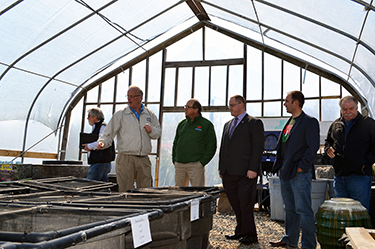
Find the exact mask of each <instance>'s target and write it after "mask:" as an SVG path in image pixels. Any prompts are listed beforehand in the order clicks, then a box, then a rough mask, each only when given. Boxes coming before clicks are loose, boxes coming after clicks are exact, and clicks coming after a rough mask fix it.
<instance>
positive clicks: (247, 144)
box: [219, 114, 264, 176]
mask: <svg viewBox="0 0 375 249" xmlns="http://www.w3.org/2000/svg"><path fill="white" fill-rule="evenodd" d="M232 122H233V119H232V120H230V121H228V122H227V123H226V124H225V125H224V130H223V136H222V138H221V146H220V159H219V171H220V175H224V173H225V172H227V173H228V174H229V175H242V176H246V174H247V171H248V170H252V171H255V172H258V175H259V174H260V162H261V160H262V155H263V151H264V128H263V122H262V121H261V120H260V119H257V118H254V117H252V116H249V115H248V114H246V115H245V117H244V118H243V119H242V120H241V121H240V123H239V124H238V126H237V127H236V129H235V130H234V132H233V134H232V137H231V139H229V137H228V133H229V128H230V125H231V124H232Z"/></svg>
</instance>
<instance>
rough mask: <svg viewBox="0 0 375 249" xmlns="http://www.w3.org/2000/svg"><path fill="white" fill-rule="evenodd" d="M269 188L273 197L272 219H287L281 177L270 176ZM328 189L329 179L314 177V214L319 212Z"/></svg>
mask: <svg viewBox="0 0 375 249" xmlns="http://www.w3.org/2000/svg"><path fill="white" fill-rule="evenodd" d="M269 189H270V197H271V219H272V220H282V221H285V207H284V201H283V198H282V195H281V185H280V179H279V177H270V178H269ZM326 190H327V179H316V180H315V179H314V180H312V185H311V207H312V209H313V211H314V215H315V214H316V213H317V212H318V209H319V207H320V205H321V204H322V203H323V202H324V200H325V196H326Z"/></svg>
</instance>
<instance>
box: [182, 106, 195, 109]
mask: <svg viewBox="0 0 375 249" xmlns="http://www.w3.org/2000/svg"><path fill="white" fill-rule="evenodd" d="M184 108H185V109H190V108H195V107H194V106H188V105H184Z"/></svg>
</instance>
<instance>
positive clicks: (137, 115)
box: [129, 104, 144, 121]
mask: <svg viewBox="0 0 375 249" xmlns="http://www.w3.org/2000/svg"><path fill="white" fill-rule="evenodd" d="M141 106H142V107H141V110H140V111H139V113H138V112H137V111H136V110H134V109H133V108H131V107H130V106H129V108H130V110H132V112H133V113H134V114H135V116H136V117H137V119H138V121H139V117H140V116H141V113H142V111H143V109H144V107H143V104H141Z"/></svg>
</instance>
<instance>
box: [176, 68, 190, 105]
mask: <svg viewBox="0 0 375 249" xmlns="http://www.w3.org/2000/svg"><path fill="white" fill-rule="evenodd" d="M192 73H193V70H192V68H191V67H182V68H179V69H178V88H177V106H184V105H185V104H186V102H187V101H188V100H189V99H190V98H191V86H192V76H193V75H192Z"/></svg>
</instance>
